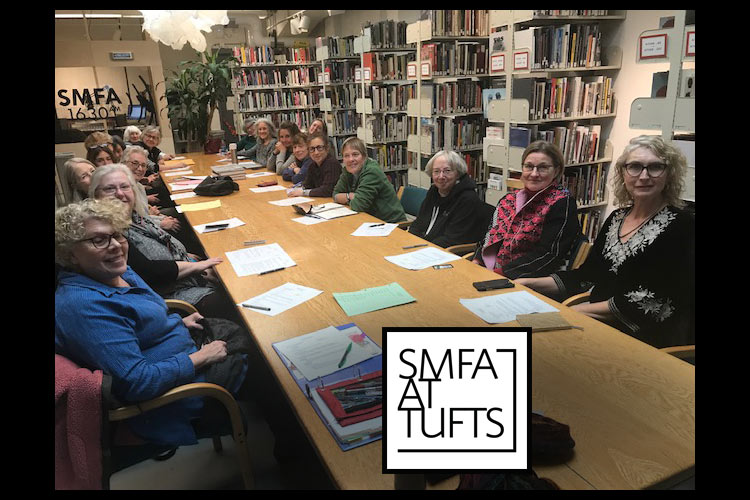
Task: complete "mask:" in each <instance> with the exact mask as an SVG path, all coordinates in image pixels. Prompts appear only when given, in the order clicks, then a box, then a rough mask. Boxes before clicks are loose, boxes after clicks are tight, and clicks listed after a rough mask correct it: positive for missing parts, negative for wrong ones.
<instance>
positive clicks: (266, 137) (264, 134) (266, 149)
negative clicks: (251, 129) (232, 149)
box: [237, 118, 276, 165]
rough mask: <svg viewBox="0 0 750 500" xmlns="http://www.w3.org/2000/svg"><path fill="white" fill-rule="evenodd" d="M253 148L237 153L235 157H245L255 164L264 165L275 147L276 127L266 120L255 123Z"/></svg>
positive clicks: (262, 119)
mask: <svg viewBox="0 0 750 500" xmlns="http://www.w3.org/2000/svg"><path fill="white" fill-rule="evenodd" d="M255 138H256V143H255V146H252V147H251V148H249V149H243V150H239V148H238V151H237V156H246V157H248V158H250V159H251V160H253V161H255V162H256V163H260V164H261V165H266V164H267V163H268V159H269V158H270V157H271V155H272V154H273V150H274V148H275V147H276V127H274V125H273V123H271V120H269V119H268V118H258V119H257V120H256V121H255Z"/></svg>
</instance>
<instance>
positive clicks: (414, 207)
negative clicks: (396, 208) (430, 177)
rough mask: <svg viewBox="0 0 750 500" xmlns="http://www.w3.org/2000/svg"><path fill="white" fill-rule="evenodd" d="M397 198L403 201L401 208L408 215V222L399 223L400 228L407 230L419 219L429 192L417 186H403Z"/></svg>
mask: <svg viewBox="0 0 750 500" xmlns="http://www.w3.org/2000/svg"><path fill="white" fill-rule="evenodd" d="M396 196H398V199H399V201H401V206H402V207H403V208H404V212H405V213H406V221H405V222H399V224H398V227H399V228H400V229H404V230H406V229H408V228H409V226H411V223H412V222H414V220H415V219H416V218H417V215H418V214H419V208H420V207H421V206H422V202H423V201H424V199H425V196H427V190H426V189H424V188H419V187H415V186H401V187H400V188H398V191H397V192H396Z"/></svg>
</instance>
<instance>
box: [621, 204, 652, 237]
mask: <svg viewBox="0 0 750 500" xmlns="http://www.w3.org/2000/svg"><path fill="white" fill-rule="evenodd" d="M662 208H664V206H661V207H659V208H658V209H657V210H656V211H655V212H653V213H652V214H651V215H649V216H648V217H646V218H645V219H643V222H641V223H640V224H638V225H637V226H635V227H634V228H633V229H631V230H630V231H628V232H627V233H625V234H620V231H618V232H617V235H618V236H619V237H620V240H622V239H623V238H624V237H625V236H627V235H629V234H630V233H634V232H636V231H637V230H639V229H640V228H641V226H643V225H644V224H645V223H647V222H648V221H650V220H651V219H652V218H653V217H654V215H656V214H658V213H659V212H661V209H662ZM632 211H633V207H630V210H628V213H627V214H625V217H623V218H622V223H621V224H620V230H622V224H624V223H625V219H627V218H628V215H630V212H632Z"/></svg>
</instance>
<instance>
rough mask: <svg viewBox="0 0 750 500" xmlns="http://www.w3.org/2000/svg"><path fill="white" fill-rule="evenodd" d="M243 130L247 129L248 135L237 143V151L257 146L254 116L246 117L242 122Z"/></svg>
mask: <svg viewBox="0 0 750 500" xmlns="http://www.w3.org/2000/svg"><path fill="white" fill-rule="evenodd" d="M242 130H244V131H245V134H246V135H245V137H243V138H242V139H240V142H238V143H237V151H243V150H245V149H250V148H252V147H253V146H255V141H256V138H255V120H254V119H253V118H245V121H244V122H243V123H242Z"/></svg>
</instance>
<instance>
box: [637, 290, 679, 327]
mask: <svg viewBox="0 0 750 500" xmlns="http://www.w3.org/2000/svg"><path fill="white" fill-rule="evenodd" d="M625 297H627V298H628V301H629V302H633V303H635V304H638V309H640V310H642V311H643V312H644V313H645V314H650V315H652V316H655V319H656V321H658V322H662V321H664V320H665V319H667V318H669V317H670V316H672V313H674V310H675V308H674V306H673V305H672V299H669V298H667V299H665V300H660V299H657V298H655V297H654V292H651V291H649V290H648V289H645V290H644V289H643V287H640V286H639V287H638V290H634V291H632V292H628V293H626V294H625Z"/></svg>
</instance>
